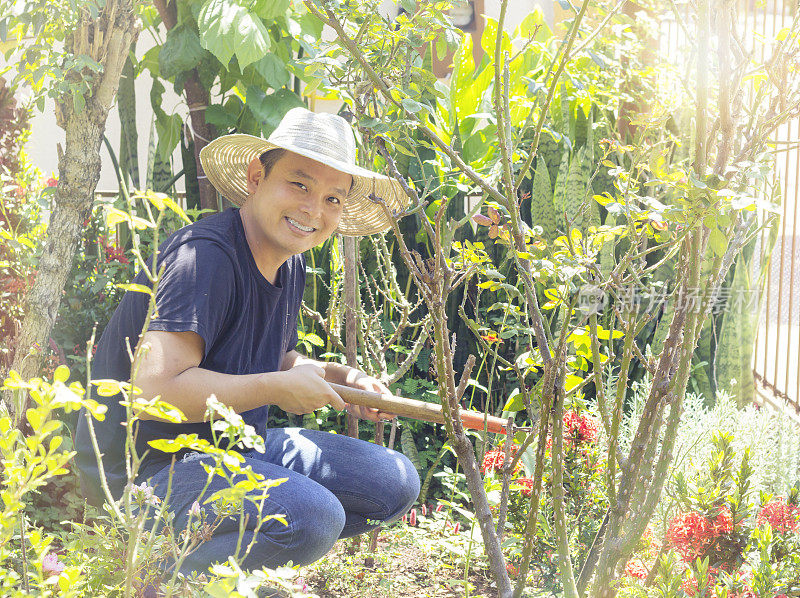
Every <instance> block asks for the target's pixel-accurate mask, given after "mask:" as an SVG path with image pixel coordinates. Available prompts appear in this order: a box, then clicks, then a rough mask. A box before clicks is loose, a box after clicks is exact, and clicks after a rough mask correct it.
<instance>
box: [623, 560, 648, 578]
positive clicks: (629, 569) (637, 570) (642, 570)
mask: <svg viewBox="0 0 800 598" xmlns="http://www.w3.org/2000/svg"><path fill="white" fill-rule="evenodd" d="M648 573H649V571H648V570H647V567H645V566H644V563H643V562H642V561H641V560H639V559H631V560H630V561H628V564H627V565H625V575H627V576H628V577H635V578H636V579H646V578H647V574H648Z"/></svg>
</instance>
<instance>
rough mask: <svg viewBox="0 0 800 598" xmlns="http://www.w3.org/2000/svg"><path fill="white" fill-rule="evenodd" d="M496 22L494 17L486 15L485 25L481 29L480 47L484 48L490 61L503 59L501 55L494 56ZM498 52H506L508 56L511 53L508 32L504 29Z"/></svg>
mask: <svg viewBox="0 0 800 598" xmlns="http://www.w3.org/2000/svg"><path fill="white" fill-rule="evenodd" d="M497 24H498V23H497V21H496V20H495V19H491V18H489V17H486V26H485V28H484V30H483V34H482V35H481V47H482V48H483V49H484V51H485V52H486V54H487V55H488V56H489V58H491V59H492V61H495V60H502V59H503V56H502V55H501V56H500V57H499V58H498V57H496V56H495V50H496V44H497ZM500 52H501V53H502V52H508V54H509V56H511V55H512V54H513V52H512V50H511V40H510V39H509V38H508V34H507V33H506V32H505V31H504V32H503V39H502V41H501V43H500Z"/></svg>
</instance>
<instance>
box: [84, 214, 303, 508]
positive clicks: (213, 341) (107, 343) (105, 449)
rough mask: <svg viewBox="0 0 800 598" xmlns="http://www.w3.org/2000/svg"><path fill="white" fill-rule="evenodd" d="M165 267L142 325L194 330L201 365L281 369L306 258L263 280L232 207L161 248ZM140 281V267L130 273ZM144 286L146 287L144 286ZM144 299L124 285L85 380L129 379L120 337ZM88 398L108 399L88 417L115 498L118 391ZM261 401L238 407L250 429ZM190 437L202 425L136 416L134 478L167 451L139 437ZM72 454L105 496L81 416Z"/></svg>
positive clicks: (290, 344) (119, 483)
mask: <svg viewBox="0 0 800 598" xmlns="http://www.w3.org/2000/svg"><path fill="white" fill-rule="evenodd" d="M161 265H163V266H164V267H165V269H164V273H163V276H162V279H161V281H160V283H159V286H158V289H157V291H156V308H157V310H156V314H155V315H154V316H153V318H152V320H151V322H150V325H149V327H148V330H163V331H168V332H186V331H192V332H196V333H197V334H199V335H200V336H201V337H202V338H203V341H204V342H205V349H204V354H203V359H202V361H201V362H200V364H199V367H201V368H205V369H208V370H212V371H215V372H221V373H225V374H254V373H260V372H274V371H277V370H279V369H280V365H281V362H282V360H283V358H284V355H285V354H286V352H287V351H291V350H292V349H294V348H295V346H296V344H297V314H298V312H299V310H300V302H301V300H302V297H303V289H304V287H305V276H306V273H305V259H304V258H303V256H302V255H295V256H293V257H291V258H290V259H289V260H287V261H286V263H284V264H283V265H282V266H281V267H280V269H279V270H278V276H277V279H276V281H275V284H271V283H270V282H269V281H267V279H265V278H264V276H263V275H262V274H261V272H260V271H259V270H258V267H257V266H256V263H255V260H254V258H253V254H252V253H251V251H250V247H249V246H248V244H247V240H246V238H245V234H244V228H243V226H242V220H241V217H240V215H239V210H238V209H236V208H231V209H228V210H226V211H225V212H222V213H220V214H215V215H213V216H209V217H207V218H205V219H203V220H201V221H199V222H195V223H194V224H191V225H189V226H186V227H184V228H182V229H180V230H179V231H177V232H175V233H174V234H172V235H171V236H170V237H169V238H168V239H167V240H166V241H164V243H162V244H161V246H160V247H159V253H158V267H159V268H160V267H161ZM135 282H136V283H138V284H148V281H147V279H146V277H145V276H144V275H143V273H140V275H139V276H137V277H136V280H135ZM148 286H149V284H148ZM148 300H149V296H148V295H147V294H145V293H138V292H128V293H126V294H125V296H124V297H123V298H122V301H121V302H120V304H119V306H118V307H117V309H116V311H115V312H114V315H113V316H112V318H111V320H110V321H109V323H108V326H106V328H105V330H104V331H103V335H102V337H101V338H100V342H99V343H98V345H97V352H96V354H95V358H94V361H93V365H92V378H93V379H95V380H98V379H103V378H111V379H114V380H128V379H129V378H130V373H131V363H130V358H129V356H128V349H127V343H130V347H131V350H133V349H135V347H136V344H137V342H138V340H139V335H140V333H141V330H142V326H143V325H144V320H145V316H146V313H147V305H148ZM93 398H95V399H96V400H98V401H100V402H102V403H105V404H106V405H107V406H108V412H107V413H106V418H105V420H104V421H102V422H98V421H96V420H95V421H94V427H95V431H96V433H97V440H98V444H99V448H100V452H101V453H102V454H103V455H104V456H103V467H104V469H105V473H106V478H107V480H108V483H109V488H110V490H111V492H112V494H113V495H114V496H115V497H118V496H119V495H120V494H121V492H122V489H123V487H124V484H125V482H126V479H127V476H126V473H125V464H124V444H125V430H124V428H123V427H122V422H123V421H125V410H124V409H123V407H122V406H121V405H120V404H119V401H120V396H115V397H100V396H97V395H96V393H93ZM268 410H269V407H268V406H262V407H258V408H256V409H252V410H250V411H246V412H243V413H241V415H242V417H243V418H244V420H245V422H246V423H247V424H249V425H252V426H253V427H254V428H255V429H256V430H257V431H258V432H261V433H263V431H264V430H265V428H266V422H267V415H268ZM192 433H195V434H198V435H199V436H200V437H201V438H206V439H208V440H209V441H211V431H210V426H209V424H208V423H191V424H172V423H168V422H163V421H140V422H139V424H138V430H137V436H136V447H137V452H138V454H143V453H144V451H145V450H148V449H149V451H150V453H149V454H148V456H147V459H146V461H145V463H144V464H143V467H142V469H141V473H140V477H142V476H145V477H146V476H147V475H152V474H153V473H155V471H157V470H158V469H159V468H160V467H162V466H164V465H166V464H168V463H169V460H170V459H171V457H172V455H167V454H165V453H162V452H160V451H156V450H155V449H153V448H152V447H150V446H149V445H148V444H147V442H148V441H150V440H155V439H159V438H174V437H175V436H177V435H178V434H192ZM76 450H77V452H78V455H77V458H76V461H77V465H78V469H79V470H80V473H81V479H82V482H83V487H84V492H85V494H86V497H87V498H88V499H89V500H90V501H91V502H93V503H95V504H100V503H102V501H103V495H102V491H101V489H100V485H99V473H98V467H97V461H96V458H95V454H94V451H93V449H92V445H91V439H90V437H89V432H88V426H87V423H86V418H85V416H84V413H81V417H80V418H79V420H78V429H77V433H76Z"/></svg>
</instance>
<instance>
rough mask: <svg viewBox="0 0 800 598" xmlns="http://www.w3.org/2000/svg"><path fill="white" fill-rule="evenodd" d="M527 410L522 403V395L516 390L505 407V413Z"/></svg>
mask: <svg viewBox="0 0 800 598" xmlns="http://www.w3.org/2000/svg"><path fill="white" fill-rule="evenodd" d="M523 409H525V403H524V402H523V401H522V393H521V392H520V391H519V390H518V389H516V388H515V389H514V391H513V392H512V393H511V396H510V397H508V400H507V401H506V404H505V405H504V406H503V411H508V412H509V413H516V412H517V411H522V410H523Z"/></svg>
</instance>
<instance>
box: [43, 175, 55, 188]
mask: <svg viewBox="0 0 800 598" xmlns="http://www.w3.org/2000/svg"><path fill="white" fill-rule="evenodd" d="M45 185H47V186H48V187H57V186H58V179H57V178H55V177H50V178H49V179H47V182H46V183H45Z"/></svg>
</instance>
